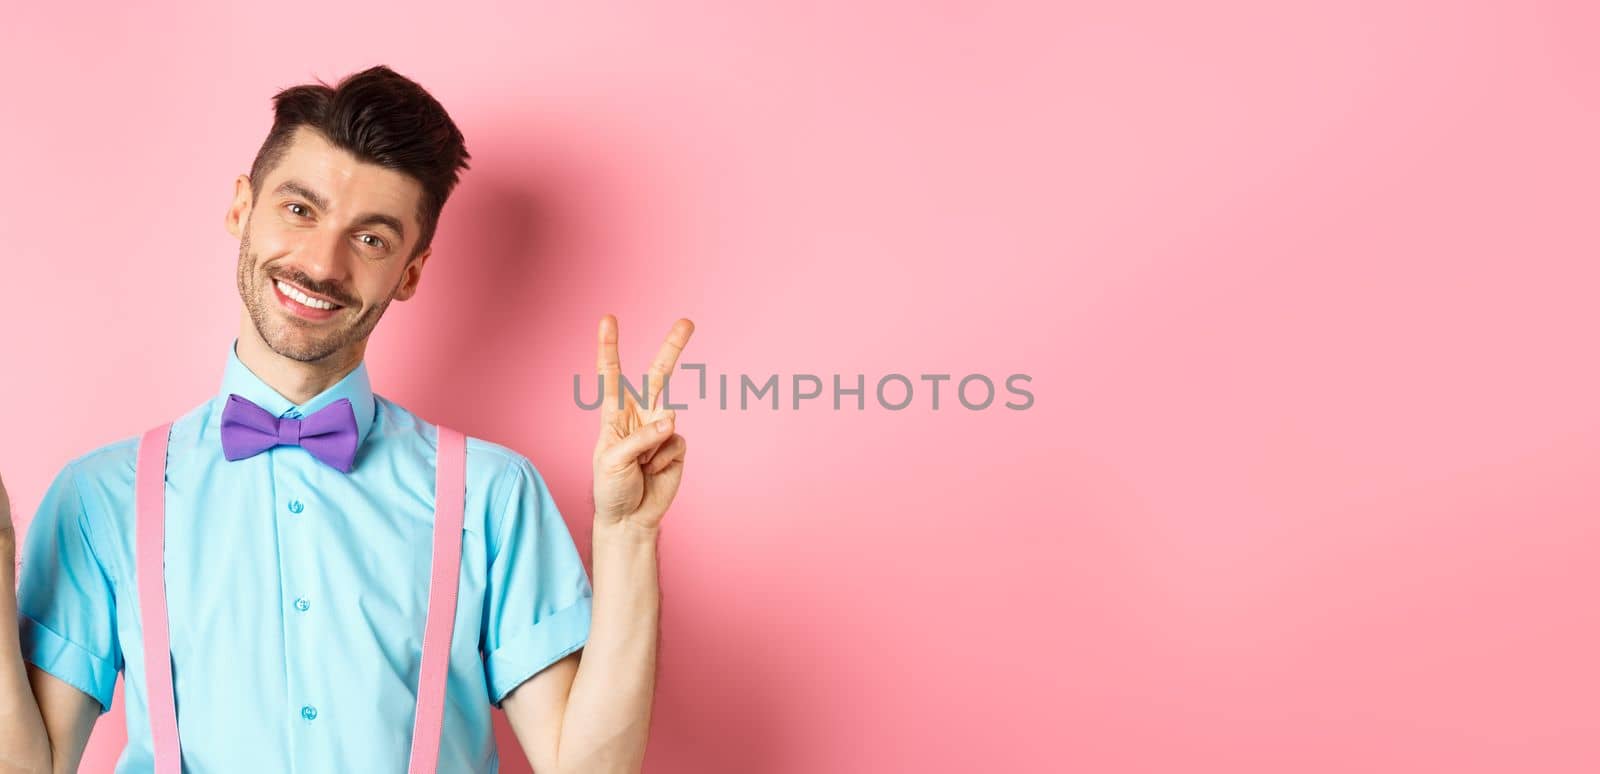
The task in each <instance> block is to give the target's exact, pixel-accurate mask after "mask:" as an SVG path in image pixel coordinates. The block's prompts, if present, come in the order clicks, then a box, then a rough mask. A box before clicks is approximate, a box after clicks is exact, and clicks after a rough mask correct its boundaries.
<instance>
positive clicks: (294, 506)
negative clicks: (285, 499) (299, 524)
mask: <svg viewBox="0 0 1600 774" xmlns="http://www.w3.org/2000/svg"><path fill="white" fill-rule="evenodd" d="M305 509H306V506H305V503H302V502H300V501H299V500H290V501H289V512H290V513H299V512H301V511H303V510H305Z"/></svg>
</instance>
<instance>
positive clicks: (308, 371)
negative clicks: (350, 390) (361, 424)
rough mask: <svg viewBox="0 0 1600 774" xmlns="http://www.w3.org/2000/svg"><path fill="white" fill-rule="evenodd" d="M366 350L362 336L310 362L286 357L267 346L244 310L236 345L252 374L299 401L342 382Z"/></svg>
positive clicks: (241, 358)
mask: <svg viewBox="0 0 1600 774" xmlns="http://www.w3.org/2000/svg"><path fill="white" fill-rule="evenodd" d="M366 350H367V341H366V339H362V340H360V341H357V342H354V343H352V344H351V345H350V346H348V347H345V348H344V349H341V350H339V351H337V352H334V353H333V354H330V355H328V356H327V357H324V358H322V359H320V360H313V361H309V362H307V361H300V360H295V359H294V358H289V357H284V356H283V355H280V354H278V353H277V352H274V351H273V350H272V348H271V347H269V346H267V342H266V341H264V340H263V339H262V338H261V334H260V332H258V331H257V330H256V326H255V324H254V323H253V322H251V320H250V313H249V312H248V311H241V312H240V322H239V343H238V345H237V346H236V347H235V348H234V351H235V352H237V353H238V355H239V362H241V363H244V365H245V367H246V368H248V369H250V372H251V373H253V374H255V375H256V376H258V377H260V379H261V381H263V382H266V383H267V386H269V387H271V388H272V389H274V390H277V392H278V394H279V395H282V396H283V397H285V398H288V399H289V400H291V401H293V402H294V403H296V404H300V403H305V402H306V401H309V400H311V399H312V398H314V397H316V396H317V395H319V394H321V393H322V391H323V390H326V389H328V388H329V387H332V386H333V385H335V384H338V383H339V380H340V379H343V378H344V377H345V376H347V375H349V373H350V372H351V371H354V370H356V366H359V365H361V358H362V357H363V356H364V355H365V354H366Z"/></svg>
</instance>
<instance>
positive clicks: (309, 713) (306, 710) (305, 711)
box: [300, 704, 317, 720]
mask: <svg viewBox="0 0 1600 774" xmlns="http://www.w3.org/2000/svg"><path fill="white" fill-rule="evenodd" d="M300 717H303V718H305V719H306V720H316V719H317V708H316V707H313V706H311V705H310V704H307V705H306V706H304V707H301V708H300Z"/></svg>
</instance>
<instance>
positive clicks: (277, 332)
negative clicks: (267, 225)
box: [238, 221, 403, 363]
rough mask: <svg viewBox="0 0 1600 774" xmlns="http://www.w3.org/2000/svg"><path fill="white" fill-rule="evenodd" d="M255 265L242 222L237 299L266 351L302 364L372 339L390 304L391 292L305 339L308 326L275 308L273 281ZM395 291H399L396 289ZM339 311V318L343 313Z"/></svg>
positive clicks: (276, 304)
mask: <svg viewBox="0 0 1600 774" xmlns="http://www.w3.org/2000/svg"><path fill="white" fill-rule="evenodd" d="M258 264H259V261H258V259H257V257H256V255H255V253H254V252H252V251H251V250H250V225H249V221H246V222H245V229H244V235H243V236H242V237H240V239H239V270H238V285H239V298H240V299H242V300H243V301H244V306H245V310H246V311H248V312H249V313H250V322H251V323H252V324H254V325H255V327H256V333H257V334H258V335H259V336H260V337H261V340H262V341H264V342H266V344H267V347H268V348H269V349H271V350H272V351H273V352H276V353H278V354H280V355H282V356H284V357H286V358H289V359H291V360H298V361H300V362H302V363H310V362H314V361H318V360H322V359H324V358H327V357H329V356H331V355H334V354H336V353H338V352H340V351H341V350H343V349H344V348H346V347H348V346H350V345H351V344H354V343H356V342H360V341H363V340H365V339H366V338H367V337H368V336H370V335H372V331H373V329H374V328H376V327H377V326H378V320H380V319H382V318H383V313H384V310H386V309H388V308H389V303H390V302H392V301H393V300H394V291H390V293H389V296H388V297H387V298H385V299H384V300H383V302H382V303H380V304H377V305H376V306H371V307H368V308H367V309H366V310H365V311H363V312H361V313H360V314H359V315H358V316H357V317H356V318H355V319H354V320H352V321H351V322H349V323H348V324H345V325H344V326H342V327H338V328H332V329H330V330H326V331H323V332H322V333H321V335H315V334H310V335H307V332H308V331H309V329H310V328H311V326H310V325H309V324H308V323H306V322H304V321H302V320H298V319H296V318H294V317H293V316H291V315H289V314H288V313H287V312H285V311H283V310H281V309H279V308H277V307H278V303H277V299H276V298H274V297H272V294H273V293H274V290H273V287H272V285H273V280H272V278H271V277H269V276H267V274H266V273H264V272H260V271H257V266H258ZM402 279H403V278H402ZM395 290H399V286H398V285H397V286H396V287H395ZM339 311H340V313H341V314H342V313H344V312H345V311H347V309H341V310H339Z"/></svg>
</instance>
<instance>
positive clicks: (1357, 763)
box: [0, 0, 1600, 774]
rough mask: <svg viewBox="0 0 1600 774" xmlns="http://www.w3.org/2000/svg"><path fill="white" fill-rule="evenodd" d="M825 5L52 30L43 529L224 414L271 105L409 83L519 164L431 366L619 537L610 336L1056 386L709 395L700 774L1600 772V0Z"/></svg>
mask: <svg viewBox="0 0 1600 774" xmlns="http://www.w3.org/2000/svg"><path fill="white" fill-rule="evenodd" d="M783 5H784V6H786V7H782V8H779V7H777V6H775V5H774V4H770V3H754V4H753V3H742V2H696V3H647V4H640V3H582V4H579V3H538V4H522V3H519V4H506V5H505V7H494V6H490V5H488V4H476V3H468V2H452V3H443V4H441V3H420V2H388V3H382V4H375V5H370V6H367V7H355V6H350V7H347V8H340V9H334V8H330V7H328V6H327V5H325V4H303V3H302V4H293V3H290V4H267V3H255V4H251V5H249V6H239V7H236V8H227V7H223V6H221V5H218V4H214V3H182V4H179V6H178V7H176V8H174V9H171V10H167V11H149V10H134V9H132V8H121V7H115V6H111V5H106V6H104V7H103V8H101V9H97V10H95V11H94V12H92V13H91V12H88V11H86V10H84V9H81V8H73V7H70V6H56V7H50V4H45V3H27V4H15V5H11V6H8V9H7V10H6V12H5V19H4V21H3V23H0V43H3V45H0V73H4V74H3V75H0V83H3V94H4V97H5V103H4V108H3V109H0V112H3V115H4V117H3V118H0V170H4V171H3V175H4V181H5V184H4V185H3V186H0V251H3V252H0V255H3V280H0V284H3V287H4V291H3V298H4V301H3V302H0V331H3V333H0V336H3V342H4V347H3V354H0V357H3V362H4V365H3V366H0V367H3V369H4V374H5V375H4V378H3V379H0V426H3V427H5V428H6V434H5V440H4V443H3V447H0V470H3V471H4V475H5V478H6V481H7V483H8V484H9V485H10V487H11V488H12V490H13V492H14V495H15V500H16V508H15V510H16V511H17V514H18V519H19V522H23V523H24V529H25V522H26V521H27V520H28V519H29V518H31V516H32V514H33V512H34V509H35V508H36V507H37V504H38V500H39V497H40V495H41V494H42V493H43V490H44V487H45V485H46V484H47V483H48V481H49V479H50V477H51V476H52V475H53V474H54V472H55V471H56V470H58V469H59V467H60V466H61V465H62V464H63V463H64V462H65V461H66V460H67V459H69V458H71V457H73V456H75V455H77V454H80V453H83V452H85V451H87V450H88V449H90V448H92V447H93V446H96V445H99V444H102V443H106V442H109V441H112V440H115V439H118V438H121V437H126V436H129V435H132V434H133V433H135V432H137V431H139V430H142V429H144V428H145V427H147V426H150V425H152V424H155V423H157V422H159V421H161V420H163V419H167V418H171V417H173V416H176V415H177V414H179V413H180V412H182V411H183V410H186V409H188V408H189V407H191V406H193V405H195V404H197V403H199V402H200V401H202V400H204V399H205V398H206V397H207V396H208V395H210V394H211V393H212V392H213V391H214V390H215V389H216V387H217V384H218V380H219V379H220V376H221V368H222V364H223V356H224V351H225V350H224V349H223V347H224V346H225V345H226V343H227V342H228V341H229V340H230V339H231V338H232V337H233V336H234V334H235V332H236V321H237V309H238V305H239V300H238V297H237V294H236V292H235V290H234V286H233V270H234V262H235V260H236V255H237V243H236V242H235V241H234V240H232V239H230V238H229V237H228V235H227V234H226V232H225V231H224V230H223V226H222V217H223V212H224V208H225V207H226V206H227V203H228V200H229V196H230V195H231V190H232V188H231V186H232V182H231V181H232V178H233V177H234V176H235V175H236V174H238V173H240V172H242V171H244V170H245V169H246V168H247V167H248V165H249V162H250V159H251V156H252V154H253V153H254V151H255V149H256V147H257V146H258V144H259V143H260V141H261V139H262V137H263V136H264V134H265V132H266V129H267V126H268V122H269V112H268V109H269V98H270V96H271V94H272V92H273V91H275V90H276V89H278V88H281V87H284V86H288V85H291V84H294V83H298V82H303V81H307V80H310V79H311V78H313V77H321V78H323V79H325V80H328V81H330V82H331V81H334V80H336V79H337V78H339V77H340V76H342V75H344V74H347V73H349V72H352V71H355V70H358V69H361V68H363V67H366V66H368V65H371V64H375V63H380V62H381V63H387V64H390V65H391V66H393V67H395V68H396V69H398V70H399V71H400V72H402V73H404V74H406V75H409V76H411V77H413V78H415V79H417V80H418V81H420V82H421V83H422V84H423V85H424V86H426V87H427V88H429V89H430V90H431V91H433V92H434V93H435V95H437V96H438V97H439V98H440V99H441V100H442V101H443V102H444V103H445V105H446V106H447V107H448V108H449V109H450V111H451V112H452V114H453V115H454V116H455V118H456V120H457V121H458V123H459V124H460V125H461V126H462V128H463V131H464V132H465V134H466V136H467V140H468V147H469V150H470V151H471V152H472V154H473V165H474V169H473V170H472V171H471V172H469V173H467V174H466V176H465V177H464V180H463V183H462V186H461V188H460V189H459V190H458V192H457V194H456V196H455V198H454V199H452V201H451V202H450V204H449V206H448V207H447V209H446V210H445V215H444V219H443V221H442V224H441V231H440V235H439V240H438V243H437V245H436V253H435V257H434V261H433V262H432V263H430V264H429V269H428V273H427V275H426V276H425V277H424V282H423V285H422V290H421V293H420V295H419V296H418V298H417V299H415V300H414V301H412V302H410V303H406V304H397V305H395V306H394V307H392V308H391V310H390V313H389V316H388V318H387V320H386V322H385V323H384V324H383V325H381V326H380V327H379V330H378V333H377V334H376V336H375V338H374V340H373V341H374V343H373V346H372V349H371V350H370V351H369V363H370V368H371V370H372V373H373V378H374V382H375V385H376V388H377V390H378V391H379V392H380V393H383V394H385V395H388V396H389V397H391V398H394V399H396V400H398V401H400V402H401V403H403V404H406V405H408V406H410V407H412V408H413V409H414V410H416V411H418V412H419V413H421V414H422V415H423V416H426V417H429V418H431V419H434V420H436V421H444V422H448V423H451V424H454V425H456V426H459V427H461V428H463V429H465V430H467V431H468V432H470V433H472V434H474V435H479V436H483V437H487V438H490V439H493V440H496V441H499V442H502V443H506V444H508V445H511V446H512V447H514V448H516V449H518V450H519V451H522V452H523V453H525V454H527V455H528V456H529V457H530V458H531V459H532V460H533V461H534V463H535V464H536V465H537V466H538V467H539V468H540V470H541V471H542V472H543V473H544V474H545V476H546V477H547V478H548V479H549V480H550V481H551V483H552V485H553V487H554V488H555V491H556V493H557V496H558V501H559V503H560V505H561V507H562V509H563V512H564V514H565V515H566V518H567V521H568V523H569V524H570V525H571V527H572V530H573V533H574V536H575V537H576V538H577V540H578V542H579V544H580V546H582V550H583V552H584V555H585V556H586V557H587V556H588V537H589V534H590V525H589V522H588V514H587V512H586V510H585V508H586V497H587V495H586V489H587V486H588V481H589V479H588V454H589V449H590V448H591V445H592V443H593V439H594V432H595V428H596V426H597V421H598V420H597V418H596V417H595V416H594V415H593V414H590V413H588V412H584V411H582V410H580V409H578V408H577V407H575V406H574V404H573V400H572V396H571V389H572V375H573V374H574V373H581V374H584V375H585V378H589V377H588V375H589V374H590V373H591V370H592V367H593V362H594V344H593V335H594V327H595V323H596V320H597V319H598V318H599V316H600V315H601V314H602V313H604V312H607V311H612V312H615V313H616V314H618V316H619V318H620V320H621V324H622V348H623V349H622V354H623V364H624V367H625V368H627V369H629V370H631V371H632V372H634V373H638V372H640V371H642V370H643V369H644V367H645V365H646V364H647V361H648V358H649V356H650V355H651V354H653V352H654V350H655V346H656V344H657V343H658V342H659V341H660V338H661V336H662V335H663V334H665V332H666V330H667V327H668V325H669V324H670V322H671V321H672V320H673V319H674V318H675V317H676V316H679V315H682V316H687V317H690V318H692V319H693V320H694V321H695V322H696V324H697V325H698V332H697V333H696V335H695V338H694V341H693V343H692V344H691V345H690V349H689V353H688V355H686V357H685V359H686V360H687V361H693V362H704V363H707V364H708V367H709V369H710V371H711V373H712V374H717V373H727V374H731V375H735V376H734V378H737V376H736V375H737V374H740V373H746V374H752V375H756V376H757V377H759V378H764V377H765V376H766V375H768V374H772V373H778V374H780V375H781V376H783V377H784V378H787V377H788V375H792V374H794V373H817V374H822V375H823V376H824V378H828V377H829V376H830V375H831V374H834V373H840V374H844V375H846V376H847V377H849V378H853V377H854V375H855V374H857V373H861V374H865V375H866V376H867V379H868V380H869V384H870V383H871V382H872V381H875V380H876V379H877V378H878V377H880V376H882V375H884V374H886V373H904V374H908V375H911V376H912V377H913V378H915V377H916V375H918V374H922V373H952V374H955V375H956V377H957V378H959V377H960V376H962V375H965V374H969V373H982V374H986V375H989V376H990V377H991V378H994V379H996V380H997V381H999V380H1002V379H1003V378H1004V377H1005V376H1006V375H1008V374H1011V373H1019V372H1020V373H1027V374H1030V375H1031V376H1032V377H1033V381H1032V383H1031V385H1030V387H1031V389H1032V391H1033V392H1034V395H1035V399H1036V402H1035V405H1034V407H1033V408H1032V409H1030V410H1027V411H1020V412H1019V411H1012V410H1008V409H1004V408H1001V407H1000V406H999V405H998V404H999V402H1000V401H1003V400H1004V399H1005V397H1004V396H1002V397H1001V398H1000V399H998V400H997V403H996V405H995V406H994V407H991V408H990V409H989V410H986V411H981V412H973V411H968V410H966V409H963V408H961V407H960V406H959V404H956V403H955V402H954V401H953V400H952V396H951V394H950V393H949V392H948V388H949V386H950V385H949V383H947V384H946V385H945V390H944V391H942V392H941V405H940V409H939V410H938V411H932V410H930V407H929V402H928V400H927V396H926V393H925V392H924V393H922V394H919V396H918V400H917V401H916V403H915V404H914V405H913V408H911V409H908V410H906V411H902V412H889V411H885V410H883V409H882V408H878V407H876V406H869V408H868V410H866V411H865V412H855V411H844V412H839V413H833V412H831V411H827V410H821V409H819V408H818V404H821V403H822V402H821V401H816V402H813V404H811V405H810V406H808V407H807V408H805V409H802V410H800V411H794V410H791V409H788V408H785V409H784V410H782V411H778V412H773V411H771V410H770V409H760V410H754V409H753V410H750V411H745V412H740V411H736V410H728V411H719V410H717V409H716V408H715V404H714V402H697V403H695V404H693V405H692V406H691V408H689V409H688V410H686V411H684V412H682V414H681V416H680V429H681V430H682V431H683V432H684V434H685V435H686V436H687V437H688V438H689V439H690V442H691V447H692V448H691V449H690V453H689V463H688V476H687V480H686V483H685V490H684V491H683V492H682V494H681V495H680V497H679V500H678V503H677V505H676V506H675V507H674V509H673V511H672V512H671V513H670V514H669V516H668V520H667V531H666V535H665V537H664V538H663V545H662V549H661V550H662V558H663V576H664V577H663V581H662V582H663V588H664V593H665V600H666V610H665V615H664V623H663V628H664V635H663V643H662V652H661V675H660V681H659V686H658V694H657V703H656V707H655V725H654V730H653V733H652V738H651V747H650V753H649V759H648V764H647V766H646V769H647V771H650V772H657V773H662V774H665V773H667V772H685V773H687V772H717V773H719V774H720V773H724V772H726V773H728V774H732V773H733V772H778V773H781V774H787V773H790V772H794V773H799V772H880V771H919V772H968V771H986V772H987V771H1084V772H1173V771H1217V772H1284V771H1296V772H1334V771H1341V772H1343V771H1374V772H1420V771H1451V772H1593V771H1596V770H1600V699H1597V698H1596V697H1597V696H1600V603H1597V602H1596V597H1595V588H1596V584H1597V582H1600V524H1597V516H1600V487H1597V470H1596V467H1597V464H1596V460H1597V454H1600V407H1597V403H1596V400H1595V396H1596V394H1597V390H1600V367H1597V366H1596V358H1595V347H1594V342H1595V332H1596V330H1597V329H1600V328H1597V325H1600V304H1597V303H1596V302H1595V295H1596V287H1597V285H1596V283H1597V282H1600V267H1597V262H1596V249H1595V237H1596V233H1597V230H1596V224H1597V217H1596V213H1597V206H1600V195H1597V190H1600V187H1597V180H1600V150H1597V148H1600V97H1597V95H1600V91H1597V81H1596V73H1597V72H1600V70H1597V65H1600V56H1597V54H1596V53H1595V52H1596V50H1597V49H1596V48H1595V47H1594V46H1593V43H1594V39H1595V37H1596V32H1597V26H1596V24H1597V22H1600V18H1597V15H1596V13H1595V11H1594V6H1593V5H1588V7H1587V8H1585V7H1584V6H1585V5H1586V4H1583V3H1578V2H1572V3H1535V2H1526V1H1521V2H1509V1H1508V2H1499V3H1442V2H1441V3H1418V2H1407V3H1393V2H1366V3H1352V2H1325V3H1320V4H1316V5H1315V6H1311V5H1308V4H1304V3H1297V4H1284V3H1277V2H1266V1H1265V0H1263V1H1262V2H1223V3H1205V4H1199V3H1195V4H1182V3H1172V2H1125V3H1115V4H1112V3H1093V4H1083V3H1075V4H1070V5H1067V4H1059V3H1038V4H1018V3H1009V4H1004V7H1001V6H1000V5H998V4H990V3H978V2H966V3H959V2H939V3H909V2H876V3H865V4H864V3H859V2H851V3H826V4H822V3H786V4H783ZM1286 5H1295V6H1299V7H1298V8H1296V9H1293V10H1291V9H1289V8H1286V7H1285V6H1286ZM757 6H759V8H757ZM681 397H687V391H685V393H684V394H683V395H675V399H677V398H681ZM122 693H123V689H122V688H120V687H119V688H118V689H117V701H118V709H117V710H115V711H114V712H113V713H112V714H111V715H110V716H107V717H104V718H103V719H102V720H101V722H100V724H99V725H98V727H97V728H96V731H95V736H94V739H93V741H92V742H91V745H90V753H89V763H88V765H86V766H85V768H84V770H85V771H104V770H107V769H108V768H109V767H110V762H111V761H112V760H113V759H114V756H115V755H116V753H117V751H118V750H119V749H120V747H121V745H122V743H123V741H124V736H125V732H124V730H123V726H122V713H121V709H120V705H121V701H122ZM241 700H248V697H241ZM501 721H502V722H501V725H500V727H499V732H500V734H501V741H502V751H503V755H504V757H505V761H506V762H505V766H504V768H505V770H506V771H511V772H521V771H527V768H526V765H525V764H523V763H522V758H521V754H520V752H519V751H518V750H517V748H516V744H515V741H514V739H513V738H512V736H511V735H510V733H509V729H508V727H506V726H505V725H504V724H503V718H502V719H501Z"/></svg>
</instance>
